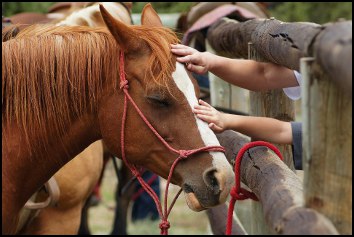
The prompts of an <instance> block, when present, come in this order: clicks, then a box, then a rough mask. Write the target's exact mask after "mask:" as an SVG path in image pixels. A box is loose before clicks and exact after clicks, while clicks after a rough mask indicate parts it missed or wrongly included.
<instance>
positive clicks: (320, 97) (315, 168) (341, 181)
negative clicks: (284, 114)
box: [301, 58, 352, 234]
mask: <svg viewBox="0 0 354 237" xmlns="http://www.w3.org/2000/svg"><path fill="white" fill-rule="evenodd" d="M316 67H318V65H316V63H315V62H314V61H313V58H302V59H301V74H302V76H303V82H304V86H303V88H302V95H303V103H302V112H303V118H304V119H303V167H304V171H305V177H304V191H305V192H304V193H305V207H308V208H312V209H315V210H317V211H318V212H320V213H323V214H324V215H325V216H327V217H328V218H329V219H330V220H331V221H332V223H333V224H334V225H335V226H336V228H337V230H338V231H339V232H340V233H341V234H352V99H351V97H350V96H349V95H347V94H345V93H343V90H340V88H339V87H338V86H336V85H335V84H334V82H333V80H329V78H328V76H327V75H326V74H324V73H323V74H319V73H316V75H315V73H314V70H316Z"/></svg>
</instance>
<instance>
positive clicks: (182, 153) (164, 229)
mask: <svg viewBox="0 0 354 237" xmlns="http://www.w3.org/2000/svg"><path fill="white" fill-rule="evenodd" d="M119 69H120V70H119V75H120V89H123V92H124V94H125V95H124V110H123V117H122V129H121V150H122V159H123V161H124V162H125V164H126V165H127V166H128V167H129V169H130V170H131V172H132V174H133V175H134V176H135V177H136V178H137V180H139V182H140V184H141V186H142V187H143V188H144V189H145V191H146V192H147V193H148V194H149V195H150V196H151V197H152V199H153V200H154V202H155V204H156V207H157V210H158V212H159V215H160V218H161V223H160V229H161V234H164V235H167V234H168V228H169V227H170V223H169V222H168V220H167V218H168V215H169V214H170V212H171V209H172V207H173V205H174V204H175V202H176V200H177V198H178V196H179V195H180V193H181V191H182V188H181V189H180V190H179V192H178V193H177V195H176V197H175V198H174V199H173V201H172V203H171V205H170V207H169V208H168V209H167V196H168V187H169V184H170V180H171V177H172V173H173V170H174V168H175V167H176V165H177V162H178V161H180V160H182V159H185V158H187V157H188V156H190V155H193V154H195V153H198V152H201V151H221V152H225V149H224V147H222V146H205V147H201V148H197V149H193V150H176V149H174V148H173V147H171V146H170V145H169V144H168V143H167V142H166V141H165V140H164V139H163V138H162V137H161V135H160V134H159V133H158V132H157V131H156V129H155V128H154V127H153V126H152V125H151V123H150V122H149V121H148V120H147V119H146V117H145V116H144V114H143V113H142V112H141V110H140V109H139V107H138V106H137V105H136V104H135V102H134V100H133V99H132V98H131V96H130V95H129V92H128V88H129V85H128V80H127V79H126V78H125V72H124V53H123V51H121V52H120V61H119ZM128 100H129V101H130V102H131V104H132V105H133V106H134V108H135V110H136V111H137V112H138V114H139V115H140V117H141V118H142V120H143V121H144V122H145V123H146V125H147V126H148V127H149V128H150V130H151V131H152V132H153V133H154V134H155V135H156V136H157V138H158V139H159V140H160V141H161V142H162V143H163V144H164V145H165V146H166V147H167V149H169V150H170V151H172V152H174V153H176V154H178V155H179V156H178V158H177V159H176V160H175V161H174V162H173V164H172V166H171V169H170V172H169V174H168V178H167V182H166V191H165V197H164V200H165V203H164V212H163V211H162V207H161V203H160V201H159V198H158V196H157V195H156V193H155V192H154V190H153V189H152V188H151V187H150V186H149V185H148V184H147V183H146V182H145V181H144V179H143V178H142V177H141V176H140V173H139V171H138V169H137V168H136V166H135V165H131V164H129V163H128V161H127V160H126V157H125V150H124V129H125V121H126V117H127V104H128Z"/></svg>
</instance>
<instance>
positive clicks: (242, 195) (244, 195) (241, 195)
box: [230, 186, 258, 201]
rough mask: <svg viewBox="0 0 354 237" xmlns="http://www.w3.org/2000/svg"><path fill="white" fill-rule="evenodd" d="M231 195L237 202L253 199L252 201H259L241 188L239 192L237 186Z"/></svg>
mask: <svg viewBox="0 0 354 237" xmlns="http://www.w3.org/2000/svg"><path fill="white" fill-rule="evenodd" d="M230 195H231V197H232V198H233V199H235V200H245V199H247V198H251V199H252V200H255V201H258V198H257V196H256V195H255V194H254V193H252V192H249V191H247V190H246V189H243V188H240V191H239V192H237V189H236V186H234V187H233V188H232V189H231V191H230Z"/></svg>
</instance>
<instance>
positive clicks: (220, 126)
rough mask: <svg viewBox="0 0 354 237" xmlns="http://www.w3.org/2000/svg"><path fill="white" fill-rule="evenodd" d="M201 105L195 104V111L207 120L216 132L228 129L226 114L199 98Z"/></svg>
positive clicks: (198, 115) (202, 118)
mask: <svg viewBox="0 0 354 237" xmlns="http://www.w3.org/2000/svg"><path fill="white" fill-rule="evenodd" d="M199 104H200V105H196V106H194V109H193V112H194V113H195V114H196V115H197V117H198V118H200V119H201V120H203V121H205V122H207V123H208V124H209V127H210V128H211V129H212V130H213V131H214V132H216V133H221V132H223V131H224V130H226V126H225V121H224V120H225V118H224V116H223V115H224V114H223V113H220V112H219V111H217V110H216V109H215V108H213V107H212V106H211V105H209V104H208V103H207V102H205V101H203V100H199Z"/></svg>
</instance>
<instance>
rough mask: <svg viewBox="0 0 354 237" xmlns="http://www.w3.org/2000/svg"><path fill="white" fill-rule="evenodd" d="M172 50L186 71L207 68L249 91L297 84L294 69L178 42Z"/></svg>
mask: <svg viewBox="0 0 354 237" xmlns="http://www.w3.org/2000/svg"><path fill="white" fill-rule="evenodd" d="M171 51H172V53H174V54H176V55H177V61H178V62H181V63H186V64H187V66H186V67H187V69H188V70H189V71H192V72H195V73H198V74H203V73H205V72H207V71H210V72H211V73H213V74H215V75H216V76H218V77H220V78H221V79H223V80H225V81H227V82H229V83H231V84H233V85H236V86H239V87H242V88H245V89H248V90H252V91H266V90H270V89H280V88H286V87H293V86H298V85H299V84H298V83H297V80H296V78H295V75H294V73H293V70H291V69H289V68H286V67H283V66H280V65H277V64H273V63H262V62H257V61H254V60H245V59H231V58H226V57H221V56H218V55H215V54H212V53H209V52H199V51H198V50H196V49H193V48H191V47H188V46H185V45H181V44H176V45H171Z"/></svg>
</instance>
